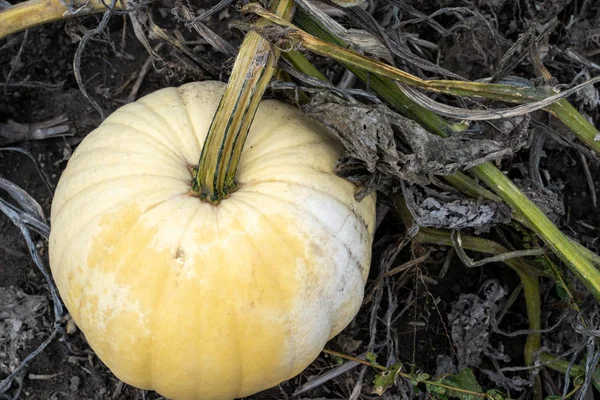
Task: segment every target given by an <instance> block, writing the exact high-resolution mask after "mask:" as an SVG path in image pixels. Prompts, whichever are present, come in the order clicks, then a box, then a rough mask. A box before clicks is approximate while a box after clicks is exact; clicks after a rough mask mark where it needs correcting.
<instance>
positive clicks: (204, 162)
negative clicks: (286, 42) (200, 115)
mask: <svg viewBox="0 0 600 400" xmlns="http://www.w3.org/2000/svg"><path fill="white" fill-rule="evenodd" d="M293 4H294V2H293V0H273V2H272V3H271V7H270V11H271V12H273V13H274V15H277V16H278V17H281V18H283V19H284V20H289V19H291V16H292V6H293ZM266 23H267V22H266V21H264V20H260V21H258V22H257V27H258V28H260V27H263V26H264V25H265V24H266ZM278 58H279V51H278V50H275V49H274V48H273V47H272V46H271V44H270V43H269V42H268V41H267V40H265V39H263V38H262V37H261V36H260V35H258V34H257V33H256V32H248V33H247V34H246V37H245V38H244V41H243V43H242V46H241V47H240V51H239V53H238V56H237V58H236V60H235V64H234V66H233V71H232V72H231V77H230V78H229V83H228V84H227V89H226V90H225V94H224V95H223V98H222V99H221V102H220V103H219V107H218V108H217V112H216V114H215V116H214V118H213V121H212V124H211V126H210V129H209V131H208V135H207V137H206V141H205V142H204V147H203V148H202V153H201V155H200V161H199V162H198V169H197V174H196V177H195V179H194V182H193V185H192V189H193V190H194V191H195V192H196V193H198V195H199V196H200V198H201V199H202V200H203V201H207V202H209V203H211V204H215V205H216V204H218V203H219V202H220V201H221V200H222V199H224V198H227V197H228V196H229V195H230V194H231V193H232V192H233V191H235V188H236V182H235V173H236V170H237V166H238V163H239V160H240V157H241V154H242V150H243V148H244V143H245V142H246V138H247V136H248V131H249V130H250V125H251V124H252V120H253V119H254V115H255V113H256V110H257V109H258V105H259V103H260V101H261V99H262V96H263V94H264V92H265V90H266V88H267V86H268V84H269V82H270V80H271V77H272V76H273V74H274V72H275V68H276V63H277V59H278Z"/></svg>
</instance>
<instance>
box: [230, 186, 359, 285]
mask: <svg viewBox="0 0 600 400" xmlns="http://www.w3.org/2000/svg"><path fill="white" fill-rule="evenodd" d="M246 192H252V193H255V194H259V195H263V196H269V197H275V198H276V199H277V201H281V202H284V203H287V204H290V205H292V207H293V206H294V203H292V202H291V201H289V200H285V199H282V198H281V197H278V196H277V197H276V196H274V195H272V194H271V195H266V194H264V193H261V192H256V191H253V190H246ZM331 198H332V199H333V197H331ZM238 200H241V199H239V198H238ZM300 210H302V211H305V212H306V213H307V214H308V215H310V216H311V217H312V219H313V220H314V221H316V222H317V223H318V224H319V225H321V226H323V227H325V228H326V230H327V231H328V232H329V233H330V234H331V235H332V236H333V237H335V235H336V232H337V231H334V230H333V229H331V228H329V225H328V224H326V223H324V222H323V221H322V220H321V219H320V218H318V217H317V216H316V215H315V214H314V213H313V212H312V211H311V210H309V209H307V208H301V207H300ZM257 211H258V209H257ZM348 211H349V212H351V214H349V215H348V216H356V217H358V218H359V220H360V221H361V222H362V223H364V220H363V219H362V218H360V216H358V214H356V213H355V210H350V209H348ZM259 212H261V213H262V211H259ZM346 219H347V218H346ZM365 229H367V230H368V227H367V226H366V225H365ZM341 244H342V246H343V247H344V249H345V250H346V251H347V253H348V256H349V258H350V260H352V261H353V263H354V267H355V268H356V269H358V271H359V273H360V275H361V277H362V276H363V271H364V269H365V268H368V267H369V266H363V265H362V263H361V260H360V259H359V258H358V257H357V256H356V255H355V254H354V252H353V251H352V249H351V248H350V246H348V243H346V241H341ZM363 283H364V279H363Z"/></svg>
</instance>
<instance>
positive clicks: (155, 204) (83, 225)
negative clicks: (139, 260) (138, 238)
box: [57, 191, 174, 309]
mask: <svg viewBox="0 0 600 400" xmlns="http://www.w3.org/2000/svg"><path fill="white" fill-rule="evenodd" d="M148 192H150V191H148ZM152 192H153V193H154V191H152ZM173 197H174V196H173ZM171 198H172V197H171ZM171 198H168V199H162V200H161V201H158V202H156V203H153V204H151V205H150V206H149V207H152V208H155V207H156V206H157V205H160V204H164V203H166V202H167V201H168V200H170V199H171ZM130 204H134V203H133V202H131V199H130V198H128V199H126V201H123V202H120V203H117V204H116V205H119V206H120V207H119V209H120V208H122V207H125V206H127V205H130ZM112 208H115V205H113V206H110V207H109V208H108V209H105V210H102V211H101V212H99V213H98V214H97V215H94V217H93V218H91V219H90V220H89V222H88V223H85V224H82V225H81V227H80V229H78V230H76V231H75V232H74V233H73V235H72V236H70V237H69V241H68V243H70V242H71V238H73V237H77V236H79V234H80V233H81V231H83V230H85V229H86V228H87V229H89V225H90V223H92V222H93V221H94V220H96V219H97V218H98V217H101V216H102V215H105V214H106V212H107V211H108V210H110V209H112ZM146 211H147V210H143V211H142V212H141V214H140V216H139V218H138V220H136V223H137V222H138V221H139V219H141V217H142V216H143V215H144V213H145V212H146ZM133 227H134V224H132V225H131V226H129V228H128V229H127V230H126V231H125V232H128V231H130V230H131V229H133ZM125 232H123V233H125ZM119 237H120V236H119ZM115 241H116V239H115V240H113V241H112V242H111V244H112V243H114V242H115ZM67 254H68V252H67V251H65V252H63V253H62V254H61V255H60V257H59V258H58V264H57V265H59V268H60V265H62V263H63V261H64V257H65V256H66V255H67ZM83 282H85V283H86V284H88V283H89V276H88V277H86V278H85V279H84V280H83ZM78 309H81V305H80V307H78Z"/></svg>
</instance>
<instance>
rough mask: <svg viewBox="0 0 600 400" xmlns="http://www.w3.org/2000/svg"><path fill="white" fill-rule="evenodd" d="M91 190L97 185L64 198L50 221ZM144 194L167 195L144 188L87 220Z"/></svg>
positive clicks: (108, 180)
mask: <svg viewBox="0 0 600 400" xmlns="http://www.w3.org/2000/svg"><path fill="white" fill-rule="evenodd" d="M136 176H139V175H133V177H136ZM110 181H112V179H107V180H103V181H101V182H100V183H102V184H106V183H108V182H110ZM93 189H98V185H97V184H93V185H90V186H87V187H86V188H85V189H82V190H79V191H77V192H76V193H74V194H72V195H70V196H69V197H68V198H66V197H65V198H64V199H63V201H62V204H60V205H58V209H57V210H56V211H55V212H53V213H52V217H53V218H52V219H55V220H56V219H57V217H58V216H59V215H60V213H61V212H62V211H63V209H64V208H65V206H66V205H67V204H68V203H70V202H71V201H73V200H74V199H76V198H77V197H79V196H81V195H82V194H84V193H86V192H88V191H91V190H93ZM164 190H165V192H172V189H164ZM146 193H152V194H156V196H157V197H159V198H160V197H163V196H164V195H166V194H167V193H162V194H160V195H159V193H157V191H156V189H147V188H146V187H144V189H143V190H142V191H139V192H137V193H133V194H130V195H129V196H128V197H127V198H126V199H124V200H123V201H120V202H118V203H114V204H112V205H110V206H108V207H107V208H103V209H102V210H103V211H102V212H98V213H97V214H94V217H92V218H90V219H89V221H92V220H93V219H94V218H95V217H97V216H98V214H102V213H103V212H106V211H107V210H110V209H111V208H112V207H115V206H120V205H123V204H127V203H128V202H131V199H132V197H138V196H140V195H142V194H146ZM186 193H187V192H186ZM179 194H185V193H179Z"/></svg>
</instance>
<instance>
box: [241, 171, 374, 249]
mask: <svg viewBox="0 0 600 400" xmlns="http://www.w3.org/2000/svg"><path fill="white" fill-rule="evenodd" d="M262 183H279V184H287V185H290V186H304V187H306V188H309V189H311V190H312V191H314V192H319V193H321V194H324V195H325V196H326V197H328V198H330V199H332V200H335V201H336V202H337V203H339V204H341V205H342V206H344V207H345V208H346V209H348V211H350V212H351V213H352V215H353V216H355V217H356V218H358V220H359V221H360V222H361V224H362V226H363V227H364V228H366V229H368V228H369V227H368V225H367V223H366V221H365V219H364V218H363V217H362V216H361V215H359V214H358V213H357V212H356V210H355V209H350V208H348V206H347V203H346V202H343V201H342V200H340V199H339V198H337V197H335V196H332V195H331V192H326V191H324V190H321V189H315V188H313V187H312V186H308V185H306V184H302V183H297V182H285V181H280V180H269V181H261V182H252V184H253V186H256V184H262ZM249 186H250V185H249V184H247V185H246V186H245V190H244V192H250V193H255V194H260V195H262V196H269V197H276V198H277V199H278V200H279V201H282V202H286V203H288V204H293V203H292V202H291V201H290V200H286V199H283V198H281V197H279V196H277V194H276V193H277V192H276V193H270V194H268V195H267V194H265V193H263V192H260V191H257V190H252V189H250V188H249ZM297 208H300V209H301V210H303V211H308V212H309V213H310V214H311V215H312V216H313V218H314V219H315V220H318V221H319V222H320V223H321V224H324V223H323V222H321V219H320V218H317V216H316V215H315V214H314V213H313V212H312V211H311V210H309V209H307V208H304V207H302V206H297ZM330 232H331V233H332V234H334V235H335V233H336V232H335V231H333V229H330ZM352 259H355V258H354V257H353V258H352Z"/></svg>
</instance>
